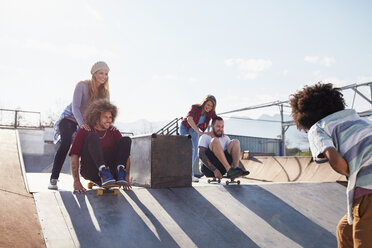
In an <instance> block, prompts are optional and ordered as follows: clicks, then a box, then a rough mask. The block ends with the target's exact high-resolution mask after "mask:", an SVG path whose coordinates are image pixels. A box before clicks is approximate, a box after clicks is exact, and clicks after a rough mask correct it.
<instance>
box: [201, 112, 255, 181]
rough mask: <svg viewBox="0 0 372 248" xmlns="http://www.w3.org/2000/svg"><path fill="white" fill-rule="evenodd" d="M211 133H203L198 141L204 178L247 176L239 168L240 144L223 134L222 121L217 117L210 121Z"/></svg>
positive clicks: (245, 172) (246, 172) (246, 173)
mask: <svg viewBox="0 0 372 248" xmlns="http://www.w3.org/2000/svg"><path fill="white" fill-rule="evenodd" d="M211 126H212V132H210V133H204V134H203V135H202V136H201V137H200V139H199V158H200V160H201V162H202V166H201V171H202V172H203V174H204V175H205V176H206V177H214V178H219V179H221V178H222V176H223V175H224V174H225V173H226V172H227V176H226V177H228V178H235V177H239V176H244V175H248V174H249V172H248V171H243V170H242V169H240V168H239V167H238V166H239V157H240V142H239V140H236V139H234V140H231V139H230V138H229V136H227V135H225V133H224V121H223V119H222V118H221V117H219V116H217V117H216V118H214V119H213V120H212V125H211Z"/></svg>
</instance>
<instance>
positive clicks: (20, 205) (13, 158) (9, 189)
mask: <svg viewBox="0 0 372 248" xmlns="http://www.w3.org/2000/svg"><path fill="white" fill-rule="evenodd" d="M17 135H18V134H17V132H16V131H15V130H13V129H0V140H1V142H0V177H1V178H2V180H0V203H1V204H0V223H1V225H0V247H45V242H44V238H43V235H42V231H41V227H40V222H39V220H38V215H37V210H36V205H35V201H34V198H33V195H32V194H29V192H28V189H27V183H26V182H25V178H26V177H24V168H22V165H21V160H22V155H21V151H20V150H19V148H20V147H19V137H17Z"/></svg>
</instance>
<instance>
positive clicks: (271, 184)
mask: <svg viewBox="0 0 372 248" xmlns="http://www.w3.org/2000/svg"><path fill="white" fill-rule="evenodd" d="M19 134H20V135H19V136H20V141H21V142H20V143H21V145H20V146H21V149H22V148H23V147H24V148H25V149H24V150H23V156H21V160H22V158H23V157H27V159H25V165H24V168H25V174H26V176H25V178H26V179H27V185H28V189H29V191H30V192H32V194H28V193H27V192H26V190H25V188H23V189H22V190H23V191H20V192H21V193H19V192H17V193H18V194H21V195H22V197H26V198H27V199H29V201H31V203H30V205H31V206H33V207H34V208H33V211H34V213H26V216H28V217H29V218H31V217H32V215H34V216H35V219H36V218H37V219H36V220H38V221H36V224H38V226H37V225H33V226H32V228H33V229H34V230H35V233H31V234H28V235H29V236H32V237H35V236H37V237H39V238H40V237H41V238H43V240H44V242H45V245H46V246H47V247H336V246H337V242H336V236H335V230H336V226H337V223H338V221H339V219H340V218H341V217H342V216H343V215H344V214H345V213H346V196H345V188H344V187H343V186H341V185H340V184H338V183H335V180H336V179H335V178H327V179H325V180H324V181H322V182H317V181H311V179H312V178H324V177H326V176H329V174H328V171H327V172H325V170H324V167H323V168H322V167H320V168H318V167H316V166H318V165H312V162H311V161H307V160H306V159H305V160H304V161H302V158H300V159H297V160H296V159H295V158H292V159H291V158H269V157H268V158H257V160H259V161H256V163H254V161H253V162H252V161H244V160H242V163H243V165H244V166H245V167H248V166H250V167H251V174H250V175H249V176H248V177H249V178H246V179H244V180H242V183H241V185H229V186H226V185H225V184H224V183H221V184H208V183H207V182H206V179H205V178H202V179H201V181H200V182H199V183H193V184H192V187H184V188H168V189H151V188H142V187H133V190H132V191H123V190H120V193H119V195H118V196H113V195H111V194H104V195H103V196H97V195H96V192H95V191H94V190H90V191H88V192H87V193H86V194H83V195H79V194H74V193H73V192H72V178H71V176H70V175H69V174H68V171H69V168H68V167H67V168H65V166H66V164H65V165H64V169H63V172H65V173H62V175H61V177H60V181H59V183H58V185H59V190H58V191H51V190H47V189H46V188H47V185H48V180H49V176H50V174H49V173H50V167H48V166H49V164H50V163H51V162H52V159H53V158H52V159H51V160H50V158H49V157H48V156H50V153H52V152H53V149H52V148H53V146H54V145H52V144H49V143H44V142H42V143H40V140H43V139H42V138H40V137H42V135H43V134H42V133H41V132H40V133H38V134H35V133H33V134H31V133H28V134H27V132H26V133H23V134H22V132H19ZM13 135H14V136H15V131H14V130H6V131H4V130H2V129H0V136H1V137H2V140H6V142H4V143H5V145H3V146H1V154H4V152H5V151H6V152H8V150H9V148H12V149H14V148H17V145H16V144H15V143H10V142H8V140H10V138H9V137H11V136H13ZM3 137H5V139H4V138H3ZM30 142H31V143H30ZM30 144H32V145H30ZM49 145H50V146H49ZM48 154H49V155H48ZM16 155H17V154H16ZM52 157H53V156H52ZM7 159H9V157H8V156H1V157H0V165H1V166H2V167H1V169H2V170H3V168H4V167H5V168H6V167H9V166H12V167H14V168H17V167H18V170H17V173H14V174H16V175H15V176H14V177H15V178H18V180H21V181H22V180H23V178H22V177H23V176H22V172H21V169H20V167H22V164H21V162H17V160H18V161H19V158H18V157H17V156H15V157H12V158H11V160H12V161H16V162H17V163H12V164H8V163H5V162H4V161H7ZM270 159H277V160H278V161H279V162H280V163H279V164H280V165H278V163H277V162H275V163H274V162H273V160H270ZM26 161H27V163H26ZM4 164H5V165H4ZM260 165H261V166H260ZM323 165H324V166H327V165H325V164H323ZM67 166H68V165H67ZM255 166H256V168H254V167H255ZM319 166H322V165H319ZM277 167H279V168H282V170H279V169H278V168H277ZM48 168H49V169H48ZM289 168H292V169H289ZM294 168H296V170H295V169H294ZM260 170H261V171H260ZM307 170H309V171H310V172H309V174H307V172H306V173H305V174H306V175H308V176H306V177H304V175H305V174H304V172H305V171H307ZM299 171H300V172H299ZM311 173H313V174H312V176H310V174H311ZM321 173H327V175H323V177H322V175H321ZM255 175H257V178H255ZM259 175H260V176H259ZM278 175H284V176H278ZM3 178H5V180H6V181H7V182H8V185H9V184H10V182H11V181H10V180H11V179H8V177H4V176H3ZM300 178H302V179H301V180H300ZM287 179H288V180H287ZM337 180H338V178H337ZM3 184H4V183H3ZM3 184H0V185H1V186H2V187H3ZM83 184H86V181H84V182H83ZM24 187H26V186H24ZM1 189H2V190H1V192H0V196H1V197H2V199H1V200H2V202H3V200H4V201H9V202H10V201H11V200H12V199H11V198H10V197H9V196H8V195H6V193H4V191H3V188H1ZM23 195H24V196H23ZM0 210H1V217H2V220H4V221H6V222H5V223H7V224H6V225H7V226H6V229H7V230H9V231H8V233H7V236H12V235H17V234H18V232H20V231H18V232H13V233H11V225H12V221H11V220H12V219H14V218H18V217H19V218H25V217H22V216H19V213H17V212H11V214H7V213H5V212H4V210H3V209H2V208H1V207H0ZM6 211H7V210H6ZM2 223H4V222H2ZM30 225H31V224H30V223H24V226H25V228H26V227H28V226H30ZM3 230H4V228H3V229H1V230H0V235H1V236H3V232H2V231H3ZM37 233H39V235H38V234H37ZM3 238H4V237H0V240H3ZM19 239H23V240H24V241H28V237H27V236H19V237H18V240H19ZM13 240H16V239H13ZM13 240H9V242H10V243H9V242H8V243H7V244H11V245H13V243H12V242H15V241H13ZM43 240H42V241H43ZM0 242H1V241H0ZM14 244H15V243H14ZM2 246H4V245H2V243H0V247H2ZM16 246H17V245H16V244H15V245H14V247H16ZM41 246H42V244H41V245H37V246H34V247H41ZM6 247H8V246H6ZM17 247H21V246H17ZM22 247H24V246H22ZM26 247H27V246H26Z"/></svg>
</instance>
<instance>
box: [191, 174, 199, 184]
mask: <svg viewBox="0 0 372 248" xmlns="http://www.w3.org/2000/svg"><path fill="white" fill-rule="evenodd" d="M191 181H192V182H194V183H198V182H199V178H197V177H194V176H192V177H191Z"/></svg>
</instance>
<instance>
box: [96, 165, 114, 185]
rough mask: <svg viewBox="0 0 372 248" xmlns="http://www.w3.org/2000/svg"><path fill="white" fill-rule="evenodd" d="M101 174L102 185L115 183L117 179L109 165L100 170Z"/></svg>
mask: <svg viewBox="0 0 372 248" xmlns="http://www.w3.org/2000/svg"><path fill="white" fill-rule="evenodd" d="M99 176H100V177H101V181H102V186H105V185H109V184H115V179H114V177H113V176H112V174H111V172H110V169H109V168H107V167H104V168H102V169H101V171H100V172H99Z"/></svg>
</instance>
